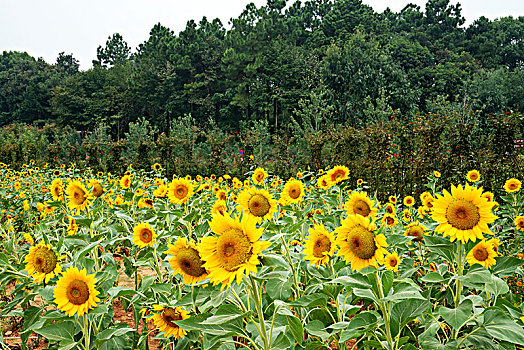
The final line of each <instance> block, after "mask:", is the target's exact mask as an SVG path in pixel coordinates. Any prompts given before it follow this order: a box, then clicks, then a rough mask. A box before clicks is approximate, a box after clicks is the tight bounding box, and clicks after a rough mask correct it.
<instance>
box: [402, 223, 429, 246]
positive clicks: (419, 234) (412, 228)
mask: <svg viewBox="0 0 524 350" xmlns="http://www.w3.org/2000/svg"><path fill="white" fill-rule="evenodd" d="M425 234H426V227H425V226H424V225H422V224H420V223H419V222H418V221H417V222H412V223H411V224H409V225H408V226H406V232H404V236H408V237H413V242H420V241H422V240H424V235H425Z"/></svg>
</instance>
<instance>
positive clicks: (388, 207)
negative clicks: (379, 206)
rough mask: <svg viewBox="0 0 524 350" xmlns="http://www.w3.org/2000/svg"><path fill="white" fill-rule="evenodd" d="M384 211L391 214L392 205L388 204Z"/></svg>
mask: <svg viewBox="0 0 524 350" xmlns="http://www.w3.org/2000/svg"><path fill="white" fill-rule="evenodd" d="M386 213H388V214H393V207H392V206H390V205H388V206H387V207H386Z"/></svg>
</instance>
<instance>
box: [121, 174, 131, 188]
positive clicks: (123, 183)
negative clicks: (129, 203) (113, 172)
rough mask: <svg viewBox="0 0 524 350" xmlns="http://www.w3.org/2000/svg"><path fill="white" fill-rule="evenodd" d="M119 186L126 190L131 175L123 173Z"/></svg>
mask: <svg viewBox="0 0 524 350" xmlns="http://www.w3.org/2000/svg"><path fill="white" fill-rule="evenodd" d="M120 187H122V188H123V189H124V190H127V189H129V188H130V187H131V175H124V176H122V178H121V179H120Z"/></svg>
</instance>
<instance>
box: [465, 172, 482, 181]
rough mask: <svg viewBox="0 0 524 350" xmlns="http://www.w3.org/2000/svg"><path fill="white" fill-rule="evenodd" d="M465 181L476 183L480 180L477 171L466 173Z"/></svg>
mask: <svg viewBox="0 0 524 350" xmlns="http://www.w3.org/2000/svg"><path fill="white" fill-rule="evenodd" d="M467 179H468V181H469V182H477V181H479V180H480V173H479V172H478V170H470V171H468V175H467Z"/></svg>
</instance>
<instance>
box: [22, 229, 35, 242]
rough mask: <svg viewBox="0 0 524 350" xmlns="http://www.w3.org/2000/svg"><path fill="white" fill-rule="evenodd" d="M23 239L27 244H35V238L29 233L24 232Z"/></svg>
mask: <svg viewBox="0 0 524 350" xmlns="http://www.w3.org/2000/svg"><path fill="white" fill-rule="evenodd" d="M24 239H25V241H26V242H27V243H29V245H35V239H34V238H33V236H31V234H30V233H28V232H26V233H24Z"/></svg>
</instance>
